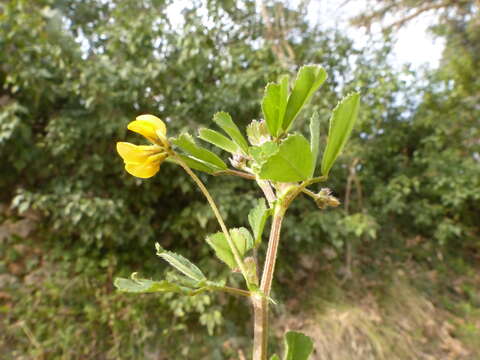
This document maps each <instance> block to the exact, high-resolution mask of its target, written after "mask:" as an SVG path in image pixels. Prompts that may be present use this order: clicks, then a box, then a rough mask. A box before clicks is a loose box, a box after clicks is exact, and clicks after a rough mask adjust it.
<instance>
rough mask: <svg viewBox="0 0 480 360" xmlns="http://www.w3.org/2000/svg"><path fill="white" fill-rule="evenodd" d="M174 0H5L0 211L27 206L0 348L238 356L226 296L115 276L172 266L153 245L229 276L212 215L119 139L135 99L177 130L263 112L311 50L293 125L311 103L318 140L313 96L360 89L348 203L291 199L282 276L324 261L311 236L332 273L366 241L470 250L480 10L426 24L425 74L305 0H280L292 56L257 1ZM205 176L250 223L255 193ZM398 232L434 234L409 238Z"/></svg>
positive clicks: (321, 104) (345, 163) (345, 189)
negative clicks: (317, 73) (302, 262)
mask: <svg viewBox="0 0 480 360" xmlns="http://www.w3.org/2000/svg"><path fill="white" fill-rule="evenodd" d="M172 4H173V1H163V0H143V1H137V0H124V1H119V2H110V1H100V0H87V1H75V0H62V1H59V0H37V1H29V0H10V1H4V2H2V3H0V84H2V87H1V89H0V159H1V162H0V174H1V175H0V202H1V203H2V204H3V205H5V207H6V208H7V207H8V210H4V211H3V210H2V211H3V213H2V214H1V215H0V216H2V217H3V218H2V219H1V220H3V225H2V226H3V227H4V228H6V229H7V225H6V224H12V223H14V222H15V221H21V220H22V219H23V218H29V216H31V214H35V219H36V220H35V231H34V232H33V233H31V234H30V235H29V236H27V237H25V236H23V237H22V236H19V235H8V232H7V235H6V236H3V235H2V237H0V253H1V254H2V255H1V258H0V273H1V274H0V275H1V280H2V283H1V285H2V286H0V289H1V291H2V294H3V293H6V294H7V295H8V296H7V295H5V296H4V297H0V301H1V303H0V304H1V306H0V312H1V313H2V316H0V318H1V320H0V330H1V332H2V333H3V334H5V336H3V337H2V339H1V340H0V348H2V350H3V352H4V354H8V355H6V356H7V358H16V359H30V358H38V359H41V358H47V359H120V358H122V359H144V358H162V356H163V357H165V358H171V356H172V354H177V355H178V354H182V355H181V356H182V358H208V359H223V358H225V357H226V356H228V355H230V356H237V355H236V352H235V350H234V349H236V348H237V347H244V345H245V343H246V342H248V340H247V339H248V338H249V336H248V334H249V332H250V331H251V330H250V324H249V323H248V321H247V319H249V317H250V314H249V313H248V307H247V306H246V304H244V303H242V302H240V301H239V300H237V299H231V298H227V297H223V296H221V295H219V296H217V297H216V298H215V301H213V299H212V297H211V296H210V295H201V296H199V297H193V298H187V299H185V298H177V297H176V296H172V295H164V296H163V295H162V296H146V295H145V296H141V297H137V296H135V297H130V296H128V295H124V294H118V293H116V292H115V291H114V290H113V288H112V285H111V284H112V278H113V276H117V275H120V276H128V274H130V272H132V271H135V270H138V269H142V271H143V272H145V273H146V274H148V276H152V277H155V276H156V275H158V276H157V278H159V277H160V275H161V274H162V273H163V272H164V270H165V267H164V265H163V264H162V262H161V261H159V260H158V259H157V257H156V256H155V254H154V243H155V241H157V242H159V243H160V244H161V245H162V246H163V247H164V248H166V249H169V248H175V250H176V251H178V252H179V253H182V254H184V255H185V256H188V257H189V258H190V259H192V260H193V261H195V262H196V263H197V264H199V265H201V267H202V269H206V272H208V275H209V276H211V277H212V278H225V277H226V276H227V274H225V273H222V272H221V270H220V269H221V268H222V267H221V265H219V264H218V263H216V262H215V261H214V260H212V257H211V256H209V255H210V252H211V250H209V248H208V247H207V246H205V245H204V243H203V239H204V238H205V235H206V234H208V233H211V232H214V231H216V228H215V221H214V219H213V215H212V214H211V213H210V211H209V209H208V206H207V205H206V204H205V203H204V201H203V199H202V197H201V195H200V194H199V193H198V192H197V191H196V190H194V187H192V186H191V184H190V182H189V180H188V179H187V178H186V176H185V175H184V174H183V173H182V172H181V171H180V169H178V168H177V167H172V166H168V164H164V165H163V167H162V171H161V173H160V174H159V175H158V176H156V177H155V178H153V179H152V180H149V181H140V180H138V179H134V178H133V177H131V176H128V175H127V174H126V173H125V171H124V170H123V164H122V161H121V160H120V159H119V158H118V157H117V155H116V154H115V149H114V146H115V141H116V140H118V139H125V138H126V137H127V136H126V124H127V123H128V122H129V121H131V120H132V119H133V118H134V117H135V116H136V115H139V114H141V113H153V114H156V115H158V116H159V117H161V118H162V119H164V120H165V121H166V122H167V123H168V129H169V132H171V133H179V132H180V131H181V130H184V129H187V128H188V129H190V131H192V129H196V128H200V126H201V125H207V126H208V125H210V124H211V123H212V116H213V114H214V113H215V112H217V111H220V110H225V111H228V112H229V113H230V114H231V115H232V117H233V118H234V120H235V121H237V122H239V123H240V124H242V125H243V126H244V125H246V124H247V123H249V122H250V121H251V120H252V119H254V118H256V119H259V118H260V116H261V115H260V114H261V108H260V99H261V97H262V94H263V90H264V86H265V84H266V83H267V82H268V81H276V80H277V78H278V76H279V75H281V74H283V73H291V74H292V73H294V72H295V71H296V70H297V68H298V67H299V66H300V65H303V64H308V63H317V64H322V65H323V66H324V68H325V69H326V72H327V73H328V75H329V78H328V79H327V81H326V83H325V85H324V86H323V87H322V89H321V91H320V92H319V93H320V94H318V95H315V96H314V98H313V99H312V105H310V107H309V109H307V111H305V112H304V113H302V114H301V115H300V118H299V119H298V121H297V124H296V126H297V129H298V130H299V131H301V132H302V133H303V134H304V135H306V134H308V121H307V119H309V117H310V115H311V114H312V113H313V112H314V111H315V110H318V111H319V116H320V121H321V125H320V127H321V134H322V138H321V140H320V142H321V146H320V147H321V148H323V147H324V146H323V145H324V144H325V136H326V134H327V128H328V115H329V114H328V112H322V109H325V108H328V106H330V104H335V103H336V101H337V100H338V99H339V98H340V97H341V96H343V95H345V94H347V93H349V92H351V91H353V90H359V91H360V92H361V94H362V105H361V111H360V113H359V121H358V124H357V126H356V128H355V129H354V133H353V136H352V138H351V140H350V146H349V148H348V149H346V151H345V152H344V153H343V154H342V156H341V157H340V159H339V161H338V162H337V164H336V165H335V166H334V167H333V168H332V171H331V173H330V180H329V182H328V186H329V187H331V188H332V189H333V190H334V192H335V194H336V195H337V196H338V197H339V198H340V199H341V200H342V201H343V202H344V205H345V206H344V208H343V209H338V210H331V211H328V212H322V213H321V216H320V212H319V211H318V210H317V209H316V207H315V205H314V204H312V203H310V202H309V201H308V200H307V199H301V200H300V201H298V202H297V203H296V204H295V205H294V206H293V208H292V209H291V211H289V214H288V216H287V218H286V221H285V235H284V241H283V242H282V246H281V249H280V251H281V252H282V253H283V255H285V256H284V257H283V260H282V255H281V256H280V259H281V260H280V264H279V267H278V269H279V275H280V277H281V276H282V274H288V273H289V272H290V271H292V268H291V264H292V263H295V261H296V260H298V257H299V256H300V255H301V254H302V253H303V252H305V251H306V250H307V249H308V250H309V251H310V250H311V251H313V253H315V254H318V258H319V261H321V262H323V261H324V260H323V259H322V258H323V256H324V255H323V253H322V252H321V251H320V250H321V249H322V248H324V247H328V248H329V249H333V250H334V252H335V254H336V255H335V256H334V258H335V259H337V260H334V261H336V262H335V266H336V268H337V269H340V268H341V267H342V266H343V265H342V262H343V260H341V261H340V260H338V259H343V257H344V256H345V252H351V251H353V250H352V249H350V248H348V247H346V246H345V245H346V244H348V243H350V242H352V243H353V242H355V243H356V244H357V246H355V249H357V250H358V246H360V245H362V244H363V245H364V246H365V248H366V249H367V250H369V251H370V252H369V253H367V254H362V256H367V257H368V256H371V257H375V256H376V252H377V251H378V250H377V249H388V250H389V256H392V257H398V258H399V259H403V258H405V257H407V256H411V253H412V252H413V253H414V256H416V257H418V260H419V261H421V262H425V263H427V264H428V265H429V266H430V265H431V266H434V263H436V262H438V261H439V260H438V259H439V257H438V256H437V254H438V253H439V252H440V253H442V252H444V253H445V254H450V255H452V254H456V255H458V256H459V257H460V258H461V259H463V260H461V262H462V263H463V262H466V263H468V262H474V261H475V259H476V260H478V253H479V251H480V249H479V246H480V236H479V231H480V228H479V227H480V222H479V218H478V214H479V212H480V208H479V200H480V192H479V191H478V189H479V188H480V166H479V157H480V155H479V154H480V143H479V141H478V138H479V126H478V119H479V117H480V109H479V108H478V103H479V100H480V98H479V97H480V95H479V92H478V89H479V86H480V84H479V79H478V76H477V74H476V69H478V68H480V58H479V54H480V51H478V47H479V44H480V41H478V40H479V38H480V29H479V26H478V22H477V23H475V22H474V20H472V19H475V16H477V18H478V13H477V15H475V16H473V15H472V18H468V17H461V16H458V17H456V18H455V19H450V20H449V21H448V22H443V23H441V24H439V25H438V26H437V28H436V29H435V31H436V32H437V33H438V34H439V36H443V37H445V39H446V40H447V45H446V50H445V53H444V56H443V60H442V65H441V67H440V69H439V70H437V71H431V72H426V73H418V72H414V71H412V70H410V69H409V68H405V69H404V70H402V71H397V70H394V69H393V68H392V66H391V65H390V56H391V55H390V50H391V49H390V47H391V44H390V42H389V40H388V39H385V42H384V43H383V44H376V46H370V47H368V48H363V49H357V48H355V47H354V46H353V43H352V41H350V40H349V39H348V38H346V37H345V36H344V35H342V33H341V32H340V31H338V30H332V29H323V28H321V27H318V26H312V25H311V24H310V25H309V24H308V23H306V22H305V16H304V15H305V14H304V12H302V9H300V10H298V11H297V10H291V9H288V8H286V7H281V8H280V9H281V10H282V11H283V13H284V20H285V21H287V22H288V29H289V31H288V34H286V35H284V36H285V37H284V38H283V40H284V41H286V42H287V43H288V46H289V47H290V49H291V50H292V51H293V53H294V55H295V57H294V58H292V59H290V60H291V63H290V64H287V65H285V62H283V61H281V59H279V57H278V56H277V54H276V52H275V51H274V50H275V44H276V43H277V42H278V41H279V40H278V39H275V38H271V37H269V36H266V35H265V34H266V29H265V26H264V25H265V19H262V17H261V15H260V13H259V12H258V10H257V8H256V6H255V2H253V1H245V2H238V3H237V2H233V1H220V0H219V1H213V0H208V1H194V2H192V3H191V4H188V6H186V7H185V8H183V9H182V10H181V12H179V11H180V10H179V9H178V8H174V10H172V8H171V5H172ZM167 10H168V11H167ZM172 11H173V13H175V16H172V14H173V13H172ZM330 110H331V109H330ZM129 136H130V135H129ZM132 136H133V135H132ZM204 180H205V181H206V182H207V183H208V185H209V188H210V189H212V194H213V196H214V197H215V198H222V202H221V204H220V207H221V209H220V210H221V211H222V212H223V213H224V214H225V216H226V220H227V222H228V223H229V225H231V226H246V225H247V219H246V216H244V214H246V213H248V210H249V209H250V208H251V207H253V206H254V204H255V201H254V199H255V197H256V196H257V195H258V194H257V193H256V192H255V191H254V188H253V186H251V184H249V183H248V182H246V181H243V180H240V179H231V178H221V177H218V178H208V179H207V178H205V179H204ZM347 199H348V200H347ZM347 203H348V204H347ZM2 209H3V208H2ZM409 239H421V240H419V241H420V242H421V243H422V244H427V245H425V246H422V247H421V248H420V247H419V248H418V249H417V248H414V249H411V248H409V247H408V244H407V243H408V240H409ZM364 252H365V251H364ZM311 253H312V252H311ZM456 255H455V256H456ZM355 256H356V255H355V254H353V257H354V258H355ZM359 256H360V255H359ZM292 260H293V262H292ZM12 264H13V265H12ZM14 265H15V266H17V267H15V266H14ZM143 275H144V274H143ZM237 280H238V279H237V278H235V277H234V278H232V279H230V281H233V282H235V281H237ZM469 292H472V291H469ZM279 296H281V294H280V293H279ZM217 300H220V304H219V301H217ZM477 300H478V299H477ZM13 304H15V305H13ZM477 305H478V304H477ZM239 308H240V311H239V310H238V309H239ZM233 309H234V310H233ZM202 327H203V328H207V329H208V332H209V333H210V334H214V333H215V336H214V337H208V338H207V340H205V338H204V335H203V333H202V332H200V331H196V330H198V329H199V328H202ZM219 327H221V328H222V331H217V329H218V328H219ZM464 331H465V332H467V333H468V334H471V333H472V330H471V329H470V328H469V327H468V326H466V325H465V327H464ZM469 336H470V335H469ZM178 339H182V340H181V341H179V340H178ZM184 343H189V344H190V346H189V347H188V348H186V347H184V346H182V344H184ZM219 344H221V346H219ZM212 349H214V350H212ZM192 354H195V356H194V355H192Z"/></svg>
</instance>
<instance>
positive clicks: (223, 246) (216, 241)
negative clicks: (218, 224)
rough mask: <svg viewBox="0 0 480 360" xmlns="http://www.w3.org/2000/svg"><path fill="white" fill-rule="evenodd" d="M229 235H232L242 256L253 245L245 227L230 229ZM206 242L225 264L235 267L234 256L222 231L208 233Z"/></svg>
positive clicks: (233, 268)
mask: <svg viewBox="0 0 480 360" xmlns="http://www.w3.org/2000/svg"><path fill="white" fill-rule="evenodd" d="M230 236H231V237H232V240H233V242H234V243H235V246H236V247H237V250H238V252H239V253H240V256H242V257H243V256H244V255H245V253H246V252H247V251H248V250H250V249H251V247H252V245H253V239H252V237H251V235H250V232H249V231H248V230H247V229H245V228H239V229H231V230H230ZM207 243H208V245H210V246H211V247H212V249H213V250H214V251H215V255H217V257H218V258H219V259H220V260H222V261H223V262H224V263H225V264H227V265H228V267H230V269H232V270H235V269H237V262H236V261H235V257H234V256H233V253H232V250H231V249H230V246H229V244H228V241H227V239H226V238H225V235H224V234H223V233H222V232H217V233H215V234H212V235H209V236H208V237H207Z"/></svg>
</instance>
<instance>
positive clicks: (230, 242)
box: [172, 153, 250, 286]
mask: <svg viewBox="0 0 480 360" xmlns="http://www.w3.org/2000/svg"><path fill="white" fill-rule="evenodd" d="M172 155H173V157H174V158H175V160H176V162H177V163H178V164H179V165H180V166H181V167H182V168H183V169H184V170H185V171H186V172H187V174H188V175H190V177H191V178H192V179H193V181H194V182H195V183H196V184H197V185H198V187H199V188H200V190H201V192H202V193H203V195H204V196H205V198H206V199H207V201H208V204H209V205H210V207H211V208H212V211H213V213H214V214H215V217H216V218H217V221H218V223H219V225H220V228H221V229H222V232H223V234H224V235H225V238H226V239H227V242H228V245H229V246H230V249H231V250H232V253H233V257H234V258H235V262H236V263H237V266H238V268H239V269H240V272H241V273H242V275H243V277H244V278H245V281H246V283H247V286H249V285H250V284H249V282H248V277H247V271H246V269H245V266H244V264H243V261H242V257H241V256H240V252H239V251H238V249H237V247H236V246H235V243H234V242H233V239H232V237H231V236H230V232H229V231H228V229H227V226H226V225H225V222H224V221H223V218H222V215H221V214H220V210H218V207H217V204H216V203H215V200H213V197H212V195H210V192H209V191H208V189H207V188H206V186H205V185H204V184H203V182H202V180H200V178H199V177H198V176H197V175H196V174H195V173H194V172H193V170H192V169H191V168H190V167H189V166H188V165H187V164H186V163H185V162H184V161H183V160H182V159H181V158H180V157H179V156H176V154H175V153H173V154H172Z"/></svg>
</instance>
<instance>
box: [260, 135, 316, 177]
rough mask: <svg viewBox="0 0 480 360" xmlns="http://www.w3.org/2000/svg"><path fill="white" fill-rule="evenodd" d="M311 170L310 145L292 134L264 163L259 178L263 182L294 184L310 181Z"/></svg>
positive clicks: (300, 137)
mask: <svg viewBox="0 0 480 360" xmlns="http://www.w3.org/2000/svg"><path fill="white" fill-rule="evenodd" d="M313 170H314V167H313V155H312V152H311V150H310V143H309V142H308V140H307V139H305V138H304V137H303V136H302V135H300V134H293V135H290V136H289V137H288V138H286V139H285V140H284V141H283V142H282V143H281V144H280V146H279V147H278V151H277V152H276V153H275V154H273V155H272V156H270V157H269V158H268V159H267V160H266V161H265V163H264V164H263V165H262V167H261V169H260V173H259V176H260V178H261V179H264V180H271V181H279V182H294V181H302V180H307V179H310V178H311V177H312V175H313Z"/></svg>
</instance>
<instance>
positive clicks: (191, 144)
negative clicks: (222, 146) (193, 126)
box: [172, 133, 227, 170]
mask: <svg viewBox="0 0 480 360" xmlns="http://www.w3.org/2000/svg"><path fill="white" fill-rule="evenodd" d="M172 141H173V143H174V144H175V145H177V146H178V147H179V148H180V149H182V150H183V151H185V152H186V153H188V154H190V155H191V156H193V157H194V158H196V159H197V160H200V161H203V162H205V163H207V164H208V165H209V166H213V167H216V168H218V169H219V170H225V169H226V168H227V165H226V164H225V163H224V162H223V160H222V159H220V158H219V157H218V156H217V155H216V154H214V153H213V152H211V151H209V150H207V149H204V148H202V147H200V146H198V145H197V144H195V141H194V140H193V137H192V136H191V135H189V134H187V133H185V134H182V135H180V136H179V137H178V138H176V139H173V140H172Z"/></svg>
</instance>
